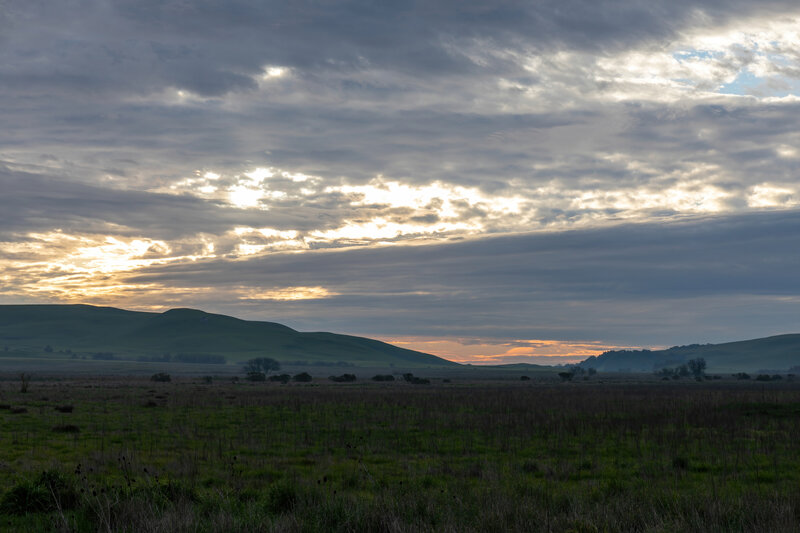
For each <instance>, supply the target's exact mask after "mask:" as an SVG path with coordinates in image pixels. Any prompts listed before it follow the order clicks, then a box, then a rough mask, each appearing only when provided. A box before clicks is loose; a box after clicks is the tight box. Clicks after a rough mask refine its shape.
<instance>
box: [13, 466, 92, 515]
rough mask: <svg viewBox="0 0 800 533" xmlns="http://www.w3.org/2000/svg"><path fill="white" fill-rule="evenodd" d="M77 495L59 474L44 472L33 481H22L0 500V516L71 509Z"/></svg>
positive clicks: (74, 504) (49, 471) (50, 471)
mask: <svg viewBox="0 0 800 533" xmlns="http://www.w3.org/2000/svg"><path fill="white" fill-rule="evenodd" d="M77 502H78V495H77V493H76V491H75V489H74V487H73V486H72V484H71V483H69V482H68V480H67V478H66V477H65V476H64V475H63V474H61V473H60V472H57V471H54V470H45V471H43V472H42V473H40V474H39V475H38V476H37V477H36V479H34V480H33V481H22V482H20V483H17V484H16V485H14V486H13V487H12V488H11V489H10V490H8V492H6V493H5V494H3V497H2V498H1V499H0V514H7V515H25V514H28V513H40V512H47V511H54V510H56V509H58V508H61V509H72V508H74V507H75V506H76V504H77Z"/></svg>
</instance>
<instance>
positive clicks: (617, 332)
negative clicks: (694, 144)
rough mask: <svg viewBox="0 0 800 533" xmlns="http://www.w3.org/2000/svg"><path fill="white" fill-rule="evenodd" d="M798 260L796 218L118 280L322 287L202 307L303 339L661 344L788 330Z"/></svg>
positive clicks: (354, 254)
mask: <svg viewBox="0 0 800 533" xmlns="http://www.w3.org/2000/svg"><path fill="white" fill-rule="evenodd" d="M797 250H800V213H798V212H776V213H763V214H757V215H747V216H738V217H707V218H695V219H688V220H685V221H681V222H672V223H667V224H631V225H623V226H614V227H609V228H603V229H595V230H588V231H570V232H559V233H552V234H533V235H517V236H508V237H494V238H487V239H480V240H477V241H470V242H463V243H452V244H446V245H435V246H412V247H401V248H399V247H385V248H376V249H362V250H350V251H325V252H314V253H306V254H278V255H271V256H269V257H263V258H259V259H255V260H250V261H247V262H237V263H233V264H232V263H229V262H224V261H204V262H198V263H195V264H191V265H179V266H178V265H176V266H171V267H165V268H153V269H149V270H147V271H145V272H142V273H141V274H138V275H136V276H134V277H133V278H131V279H130V280H128V281H133V282H137V283H142V282H147V283H152V282H158V283H162V284H164V285H166V286H170V287H172V286H179V287H187V288H189V287H208V286H218V287H225V286H228V287H232V286H238V285H241V284H244V285H247V286H251V287H259V286H260V287H264V288H270V287H281V286H323V287H325V288H327V289H329V290H331V291H333V292H335V293H338V294H340V295H339V296H336V297H332V298H329V299H324V300H314V301H305V302H299V303H290V302H281V303H279V304H276V303H269V302H263V301H262V302H258V301H251V302H249V305H247V304H244V305H243V304H242V303H241V302H213V301H206V302H204V303H205V305H206V306H210V307H212V308H216V309H220V310H225V311H231V310H233V309H238V310H239V312H240V314H241V313H246V314H247V315H248V316H259V317H269V318H271V319H274V320H289V321H290V322H291V323H293V324H295V325H298V326H300V327H306V328H317V327H320V326H323V325H324V326H325V327H327V328H328V329H338V328H347V324H359V327H360V328H363V330H362V332H366V331H377V332H380V333H381V334H383V335H398V334H403V333H407V332H408V331H409V330H413V331H415V332H416V333H417V334H427V335H434V334H438V335H442V334H449V335H470V334H472V335H479V336H480V335H482V336H487V337H506V338H519V339H535V338H553V337H557V338H561V339H570V340H581V339H595V340H601V341H604V342H611V343H637V342H638V343H651V344H657V343H664V344H669V343H684V342H686V343H688V342H699V341H703V342H706V341H719V340H724V339H735V338H739V337H741V336H742V335H758V333H759V332H780V331H793V330H795V329H796V328H797V323H796V322H797V321H796V316H797V311H798V306H800V280H798V277H797V276H796V272H797V271H798V270H799V269H800V254H798V252H797ZM202 298H203V297H202V296H201V295H198V300H199V301H202ZM248 307H249V309H248ZM470 332H471V333H470Z"/></svg>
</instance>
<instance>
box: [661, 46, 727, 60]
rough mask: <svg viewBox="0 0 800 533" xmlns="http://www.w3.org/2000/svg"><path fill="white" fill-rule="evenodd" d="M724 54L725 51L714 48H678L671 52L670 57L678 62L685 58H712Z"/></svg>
mask: <svg viewBox="0 0 800 533" xmlns="http://www.w3.org/2000/svg"><path fill="white" fill-rule="evenodd" d="M723 55H725V52H721V51H716V50H695V49H691V50H679V51H677V52H673V54H672V57H674V58H675V60H677V61H678V62H679V63H681V62H683V61H685V60H687V59H714V58H719V57H722V56H723Z"/></svg>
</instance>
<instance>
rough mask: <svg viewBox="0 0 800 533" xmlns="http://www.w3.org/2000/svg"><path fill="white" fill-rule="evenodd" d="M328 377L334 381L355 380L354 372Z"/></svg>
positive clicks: (345, 381)
mask: <svg viewBox="0 0 800 533" xmlns="http://www.w3.org/2000/svg"><path fill="white" fill-rule="evenodd" d="M328 379H329V380H331V381H335V382H336V383H347V382H350V381H355V380H356V376H355V374H342V375H341V376H329V377H328Z"/></svg>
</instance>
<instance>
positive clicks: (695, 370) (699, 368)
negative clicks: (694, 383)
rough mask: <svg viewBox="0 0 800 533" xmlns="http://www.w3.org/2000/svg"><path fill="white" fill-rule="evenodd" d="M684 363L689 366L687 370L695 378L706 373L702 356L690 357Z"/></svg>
mask: <svg viewBox="0 0 800 533" xmlns="http://www.w3.org/2000/svg"><path fill="white" fill-rule="evenodd" d="M686 365H687V366H688V367H689V372H691V373H692V375H693V376H694V377H696V378H699V377H702V376H703V374H705V373H706V360H705V359H703V358H702V357H698V358H697V359H691V360H689V361H687V362H686Z"/></svg>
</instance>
